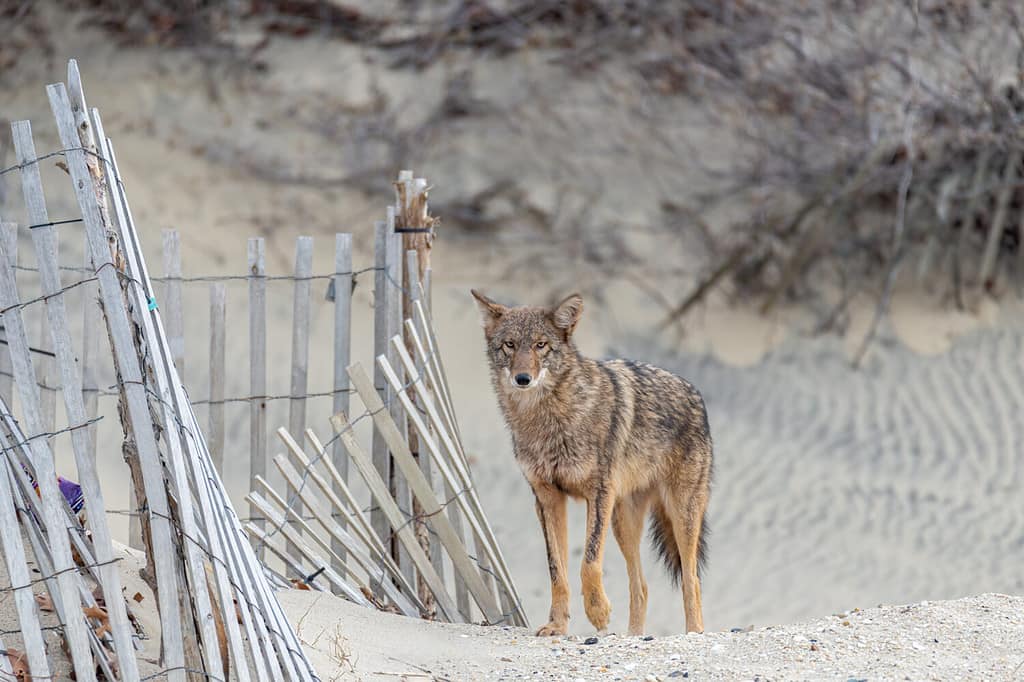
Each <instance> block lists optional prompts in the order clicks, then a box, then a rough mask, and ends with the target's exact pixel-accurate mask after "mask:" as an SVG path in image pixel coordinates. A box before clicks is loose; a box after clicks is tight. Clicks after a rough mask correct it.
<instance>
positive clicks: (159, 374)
mask: <svg viewBox="0 0 1024 682" xmlns="http://www.w3.org/2000/svg"><path fill="white" fill-rule="evenodd" d="M93 118H94V122H95V125H96V128H97V130H98V131H99V132H100V138H101V141H102V142H103V143H105V147H104V151H105V157H106V158H108V159H109V163H108V168H109V169H110V172H111V174H112V182H110V185H111V186H112V187H115V188H116V189H117V195H116V200H115V208H116V209H117V211H118V217H119V221H118V224H119V226H120V227H121V229H122V239H123V242H124V244H125V247H126V248H127V249H128V250H129V251H130V255H131V257H130V263H131V265H133V266H134V271H133V272H134V274H135V277H134V278H133V279H134V282H135V283H136V287H133V288H131V289H130V290H131V291H133V292H134V293H135V294H136V295H139V296H141V297H142V298H143V299H145V298H146V297H151V296H152V283H151V282H150V279H149V274H148V272H147V269H146V265H145V259H144V258H143V257H142V253H141V245H140V244H139V241H138V235H137V233H136V231H135V227H134V221H133V219H132V215H131V209H130V207H129V206H128V202H127V197H126V196H125V194H124V191H123V184H122V183H121V182H120V176H119V174H118V173H117V158H116V155H115V154H114V150H113V146H112V145H111V144H110V141H109V140H107V139H105V138H103V136H102V123H101V121H100V118H99V113H98V112H96V111H94V112H93ZM147 309H148V315H147V316H144V319H145V322H146V324H147V326H146V329H147V332H148V334H149V337H148V338H151V339H154V337H155V341H156V342H155V343H154V344H153V351H154V353H155V355H156V359H157V361H158V362H157V363H156V365H155V366H154V369H155V374H156V379H157V382H158V387H159V389H160V391H161V398H160V404H161V405H162V406H163V409H164V410H165V415H167V416H165V421H167V423H177V425H178V427H179V428H180V429H181V431H182V435H183V436H184V438H183V439H182V441H181V444H179V441H178V434H177V431H178V429H170V430H169V431H168V433H169V434H170V435H169V436H168V442H169V447H170V448H171V450H172V453H173V454H175V456H173V457H172V458H171V462H172V464H173V465H174V468H175V472H174V473H175V478H176V480H179V481H183V480H184V477H185V476H186V475H187V474H186V473H185V468H184V467H185V463H184V462H183V461H182V457H181V455H180V454H177V453H180V448H181V447H182V444H183V445H184V449H185V452H187V453H188V455H189V460H188V467H189V471H190V473H191V478H192V480H199V481H202V480H203V478H206V477H208V476H209V475H210V474H209V473H208V472H207V471H206V470H205V469H203V467H202V466H201V465H200V464H198V463H197V462H198V460H201V459H202V453H197V452H196V449H195V442H194V440H195V434H196V433H198V424H196V423H195V419H194V415H193V414H192V413H191V411H189V416H190V417H192V421H191V423H182V421H181V419H180V414H181V406H182V401H183V400H187V398H185V397H184V394H183V390H182V387H181V381H180V378H179V377H178V372H177V369H176V368H175V366H174V363H173V359H172V358H173V356H172V352H171V349H170V346H169V342H168V338H167V335H166V333H165V332H164V327H163V321H162V317H161V315H160V314H159V312H158V308H157V307H155V306H154V307H152V308H149V307H148V306H147ZM149 325H152V327H150V326H149ZM165 377H166V379H165ZM167 410H173V414H168V412H167ZM190 437H191V438H190ZM197 487H198V490H197V497H198V500H199V503H200V510H201V514H202V515H201V517H200V518H201V519H204V520H205V525H206V526H207V527H206V528H205V532H206V537H207V542H208V544H209V547H208V548H203V547H200V546H198V545H197V544H196V541H195V539H196V538H198V537H199V535H198V533H197V532H196V530H195V529H193V528H192V526H191V524H192V521H191V519H192V515H193V512H191V511H189V510H188V507H190V506H191V498H190V497H188V496H185V497H184V501H183V503H182V504H183V505H184V508H183V524H184V528H183V530H184V531H185V533H184V535H185V537H186V544H185V548H186V553H187V556H188V557H189V563H188V564H186V566H187V567H191V569H190V570H191V574H192V575H193V576H194V578H193V584H194V585H195V586H196V587H197V590H196V592H197V594H196V599H197V605H198V606H199V610H200V612H201V623H202V627H203V628H204V629H206V628H208V627H209V626H210V625H211V624H212V620H213V619H212V618H208V617H206V616H205V615H204V614H206V613H207V612H208V610H209V609H207V607H206V603H207V602H204V593H205V592H206V590H205V585H206V583H205V580H206V578H205V575H199V568H200V566H198V565H197V563H198V562H201V557H200V554H199V553H200V552H201V551H206V552H207V553H209V556H210V558H211V565H212V568H213V573H214V579H215V581H216V583H217V592H218V594H219V596H220V604H219V607H220V609H221V612H222V614H223V620H224V622H225V624H226V628H227V635H228V644H229V647H230V649H231V652H232V655H233V656H234V658H235V661H236V670H237V673H236V674H237V675H238V677H239V679H240V680H247V679H248V674H249V671H248V666H247V665H244V662H245V661H246V656H245V653H244V649H243V645H242V642H241V637H240V633H239V630H238V623H237V615H236V611H235V608H234V607H233V603H232V600H230V599H229V598H230V597H231V595H232V591H231V589H230V587H229V582H228V576H227V574H226V567H227V566H228V562H227V561H226V560H225V553H224V551H223V543H222V536H221V534H220V532H219V527H218V528H217V529H216V530H211V528H210V527H209V520H210V519H214V525H215V526H219V522H220V521H221V514H219V513H216V512H215V511H214V510H217V509H218V505H217V504H216V503H215V502H214V501H213V500H212V498H211V497H210V496H209V495H207V494H206V489H207V486H203V485H201V484H200V485H198V486H197ZM185 512H187V513H185ZM190 530H191V531H192V532H189V531H190ZM211 608H212V605H211ZM242 613H243V615H244V614H247V611H245V610H242ZM243 624H244V625H245V626H246V630H247V635H248V637H249V642H255V641H256V639H255V637H254V632H253V630H252V628H251V627H250V619H249V618H245V617H243ZM203 641H204V646H206V647H209V646H211V645H212V644H213V643H214V642H215V640H214V639H211V638H210V637H209V635H208V634H207V635H204V640H203ZM260 653H262V652H260ZM218 657H219V652H216V653H215V652H213V651H208V652H207V658H208V660H209V661H211V662H212V666H211V667H213V669H214V670H217V669H218V668H217V667H216V662H217V661H218V660H220V659H219V658H218ZM252 658H253V661H254V664H255V667H256V674H257V679H259V680H267V679H271V678H270V677H269V674H268V672H267V670H266V668H265V667H264V663H263V659H262V658H261V656H260V655H259V654H257V652H253V656H252Z"/></svg>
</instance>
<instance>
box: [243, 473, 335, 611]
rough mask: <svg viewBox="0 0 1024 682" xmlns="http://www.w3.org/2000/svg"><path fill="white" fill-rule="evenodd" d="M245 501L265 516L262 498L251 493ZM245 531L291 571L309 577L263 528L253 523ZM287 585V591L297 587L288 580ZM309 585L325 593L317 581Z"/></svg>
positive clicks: (246, 526) (282, 545)
mask: <svg viewBox="0 0 1024 682" xmlns="http://www.w3.org/2000/svg"><path fill="white" fill-rule="evenodd" d="M245 499H246V501H247V502H248V503H249V504H250V505H251V506H252V508H253V509H255V510H257V513H258V514H261V515H262V514H263V510H262V505H263V504H264V501H263V499H262V498H260V497H259V496H258V495H256V494H254V493H249V494H248V495H246V496H245ZM245 530H246V532H248V533H249V535H250V536H251V537H252V538H253V539H254V540H256V541H257V542H258V543H259V544H260V545H262V546H263V547H265V548H266V549H268V550H270V553H271V554H273V555H274V556H276V557H277V558H278V559H280V560H281V562H282V563H283V564H284V565H285V567H286V568H288V569H289V570H291V571H292V572H293V573H294V574H295V575H307V573H306V571H305V569H304V568H303V567H302V565H301V564H300V563H298V561H297V560H296V559H295V558H294V557H293V556H292V555H291V554H289V553H288V551H287V550H286V549H285V548H284V544H283V543H278V542H277V541H275V540H274V538H273V537H271V536H270V534H269V533H267V532H265V531H264V530H262V529H261V528H257V527H256V525H255V524H253V523H251V522H250V523H247V524H245ZM285 583H286V584H287V586H288V588H287V589H291V588H293V587H294V586H295V585H294V583H292V582H291V581H290V580H287V579H286V580H285ZM308 584H309V585H311V586H312V587H314V588H315V589H316V590H317V591H318V592H324V591H325V590H324V589H323V588H322V587H320V586H319V584H317V583H316V582H315V581H310V582H309V583H308Z"/></svg>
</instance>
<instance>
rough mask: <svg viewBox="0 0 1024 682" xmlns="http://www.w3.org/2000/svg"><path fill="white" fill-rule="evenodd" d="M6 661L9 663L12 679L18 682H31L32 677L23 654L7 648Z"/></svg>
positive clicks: (26, 657) (26, 658)
mask: <svg viewBox="0 0 1024 682" xmlns="http://www.w3.org/2000/svg"><path fill="white" fill-rule="evenodd" d="M7 659H8V660H9V661H10V662H11V670H12V671H13V672H14V679H16V680H18V682H32V675H31V674H30V673H29V669H28V656H26V655H25V653H24V652H22V651H18V650H17V649H12V648H10V647H8V648H7Z"/></svg>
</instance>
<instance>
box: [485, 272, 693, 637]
mask: <svg viewBox="0 0 1024 682" xmlns="http://www.w3.org/2000/svg"><path fill="white" fill-rule="evenodd" d="M473 296H474V297H475V298H476V300H477V302H478V303H479V305H480V309H481V311H482V312H483V322H484V335H485V337H486V339H487V358H488V360H489V361H490V365H491V378H492V380H493V382H494V389H495V392H496V393H497V394H498V403H499V404H500V406H501V410H502V412H503V413H504V415H505V420H506V421H507V422H508V426H509V429H510V430H511V431H512V444H513V448H514V450H515V456H516V459H517V460H518V462H519V466H520V467H521V468H522V470H523V473H524V474H525V475H526V479H527V480H528V481H529V483H530V486H531V487H532V488H533V493H534V496H535V497H536V501H537V504H536V507H537V516H538V518H539V519H540V525H541V529H542V530H543V532H544V542H545V545H546V546H547V554H548V571H549V572H550V574H551V614H550V616H549V621H550V622H548V624H547V625H545V626H543V627H542V628H540V630H538V631H537V634H538V635H560V634H565V632H566V629H567V627H568V624H569V589H568V581H567V579H566V576H567V570H568V568H567V562H568V558H569V557H568V547H569V539H568V534H567V529H566V516H565V515H566V499H567V497H569V496H572V497H575V498H582V499H584V500H586V502H587V539H586V551H585V552H584V557H583V569H582V578H583V600H584V606H585V608H586V612H587V618H589V619H590V622H591V623H593V625H594V627H596V628H597V629H598V630H604V629H605V628H606V627H607V625H608V617H609V615H610V613H611V605H610V604H609V603H608V598H607V597H606V596H605V592H604V586H603V585H602V583H601V573H602V569H601V566H602V561H603V558H604V541H605V535H606V533H607V530H608V525H609V522H610V523H611V526H612V531H613V532H614V533H615V539H616V540H618V543H619V547H620V548H621V549H622V554H623V556H625V559H626V569H627V571H628V574H629V632H630V634H634V635H635V634H642V633H643V630H644V618H645V616H646V610H647V583H646V582H645V581H644V576H643V571H642V569H641V567H640V540H641V535H642V534H643V526H644V517H645V516H646V514H647V511H648V509H650V511H651V516H652V518H653V521H652V524H651V537H652V539H653V540H654V543H655V544H656V546H657V548H658V549H659V551H660V553H661V556H662V558H663V559H664V561H665V564H666V565H667V566H668V569H669V571H670V572H671V573H672V575H673V577H675V578H676V579H681V582H682V585H683V609H684V612H685V614H686V629H687V631H696V632H703V630H704V622H703V615H702V612H701V601H700V578H699V568H700V567H701V565H702V564H703V561H704V552H705V536H706V534H707V530H706V528H705V524H704V512H705V509H706V508H707V504H708V497H709V494H710V485H711V435H710V433H709V430H708V420H707V412H706V411H705V408H704V400H703V399H702V398H701V396H700V393H698V392H697V390H696V389H695V388H694V387H693V386H691V385H690V384H689V383H687V382H686V381H684V380H683V379H680V378H679V377H677V376H675V375H673V374H671V373H669V372H666V371H665V370H663V369H659V368H657V367H653V366H651V365H648V364H644V363H641V362H631V361H628V360H608V361H597V360H592V359H590V358H585V357H583V356H582V355H580V353H579V351H578V350H576V346H575V344H574V343H573V339H572V334H573V330H574V329H575V328H576V324H577V322H579V319H580V313H581V312H582V311H583V299H581V298H580V297H579V295H577V294H574V295H572V296H570V297H568V298H567V299H565V300H564V301H562V302H561V303H559V304H558V305H557V306H555V307H554V308H542V307H525V306H524V307H507V306H504V305H501V304H500V303H496V302H494V301H492V300H491V299H489V298H487V297H486V296H484V295H483V294H480V293H478V292H476V291H473Z"/></svg>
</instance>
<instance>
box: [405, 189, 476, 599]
mask: <svg viewBox="0 0 1024 682" xmlns="http://www.w3.org/2000/svg"><path fill="white" fill-rule="evenodd" d="M403 174H407V175H408V176H409V177H408V181H407V182H406V193H405V196H406V197H407V198H410V197H411V196H412V195H411V194H409V190H410V189H411V186H412V184H413V181H412V172H411V171H401V173H399V179H401V178H402V176H403ZM396 191H397V185H396ZM396 206H397V208H398V210H401V209H402V206H401V204H400V203H399V204H396ZM409 236H411V235H409ZM402 241H403V245H407V244H408V242H409V239H408V238H407V237H403V240H402ZM404 256H405V258H404V263H403V266H402V283H403V286H404V288H405V291H404V292H403V294H404V295H403V296H402V312H403V316H406V315H412V304H413V302H415V301H416V300H418V299H419V297H420V292H421V290H422V287H421V286H420V278H419V273H420V262H419V252H418V251H417V250H416V249H409V248H407V249H406V250H405V252H404ZM395 331H396V333H398V334H403V335H404V332H403V328H402V326H401V321H399V327H398V329H397V330H395ZM406 343H408V344H411V343H412V340H411V339H406ZM392 354H393V351H392ZM393 366H395V367H397V368H398V369H399V370H400V371H399V374H400V375H401V374H403V373H404V370H402V367H401V365H399V364H398V362H397V358H396V360H395V362H394V365H393ZM414 405H415V403H414ZM405 428H406V429H407V431H406V433H407V436H406V443H407V444H408V445H409V451H410V452H411V453H412V456H413V459H415V460H416V463H417V464H418V465H419V468H420V471H422V472H423V476H424V478H426V479H427V481H429V482H430V486H431V488H432V489H433V490H434V494H435V495H436V496H437V497H438V498H440V499H444V497H443V493H444V488H443V487H440V488H439V487H438V481H437V475H436V472H433V471H432V469H433V467H431V465H430V458H429V457H421V456H420V446H419V441H418V439H417V437H416V431H415V429H414V428H413V427H412V426H411V425H410V424H408V423H407V424H406V425H405ZM412 511H413V515H414V516H416V518H417V520H416V521H415V527H416V535H417V536H418V537H419V539H420V544H421V545H422V546H423V549H424V550H426V552H427V555H428V556H429V557H430V562H431V563H432V564H433V565H434V570H435V571H437V574H438V575H439V576H441V580H444V579H445V578H444V575H445V570H444V568H445V567H444V555H443V553H442V551H441V541H440V539H439V538H438V536H437V534H436V533H433V534H432V533H430V532H429V530H428V529H427V523H426V520H425V519H424V517H423V509H422V508H420V503H419V500H418V499H416V497H415V496H413V499H412ZM449 520H450V519H449ZM453 527H454V528H455V529H456V533H457V534H458V535H459V538H460V540H462V538H463V535H462V533H461V531H460V530H459V528H458V527H457V526H453ZM463 542H464V541H463ZM457 574H458V572H457V571H456V575H457ZM463 586H464V585H463ZM455 587H456V589H455V603H456V604H457V605H458V607H459V610H460V611H462V613H463V614H465V615H466V616H467V618H471V614H472V611H470V606H469V600H468V595H466V594H465V591H464V590H463V591H462V593H461V594H460V590H459V581H458V580H456V583H455ZM420 591H421V592H424V595H425V594H426V592H427V589H426V586H425V585H421V586H420ZM460 596H461V597H462V599H461V600H460V599H459V597H460Z"/></svg>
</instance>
